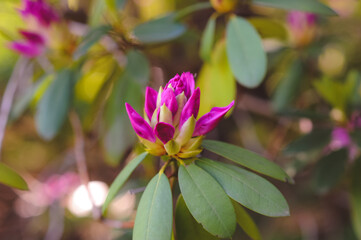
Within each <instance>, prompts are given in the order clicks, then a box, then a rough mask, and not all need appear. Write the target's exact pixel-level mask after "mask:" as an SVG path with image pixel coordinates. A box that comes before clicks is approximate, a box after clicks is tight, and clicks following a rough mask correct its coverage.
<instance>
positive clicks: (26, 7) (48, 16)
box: [9, 0, 59, 58]
mask: <svg viewBox="0 0 361 240" xmlns="http://www.w3.org/2000/svg"><path fill="white" fill-rule="evenodd" d="M19 11H20V13H21V15H22V16H23V17H24V18H25V20H26V22H27V23H28V26H29V27H30V29H31V31H29V30H19V33H20V34H21V35H22V37H23V38H24V39H23V40H20V41H14V42H12V43H10V44H9V48H11V49H13V50H14V51H17V52H18V53H20V54H22V55H24V56H25V57H29V58H33V57H37V56H39V55H41V54H43V53H44V51H45V49H46V45H47V35H48V29H49V26H50V24H51V23H53V22H54V21H58V19H59V18H58V15H57V14H56V13H55V11H54V10H53V9H52V8H51V6H50V5H48V4H46V3H45V2H44V1H43V0H36V1H32V0H24V1H23V9H21V10H19Z"/></svg>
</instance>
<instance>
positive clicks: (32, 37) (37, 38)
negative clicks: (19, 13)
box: [19, 30, 45, 45]
mask: <svg viewBox="0 0 361 240" xmlns="http://www.w3.org/2000/svg"><path fill="white" fill-rule="evenodd" d="M19 33H20V34H21V35H22V36H23V37H24V38H25V39H26V40H28V41H29V42H31V43H34V44H39V45H44V44H45V39H44V37H43V36H42V35H40V34H38V33H35V32H30V31H26V30H19Z"/></svg>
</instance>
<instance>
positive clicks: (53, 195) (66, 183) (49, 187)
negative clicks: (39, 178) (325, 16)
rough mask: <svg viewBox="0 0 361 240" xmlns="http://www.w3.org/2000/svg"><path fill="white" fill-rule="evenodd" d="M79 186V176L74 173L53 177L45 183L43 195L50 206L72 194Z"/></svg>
mask: <svg viewBox="0 0 361 240" xmlns="http://www.w3.org/2000/svg"><path fill="white" fill-rule="evenodd" d="M79 185H80V179H79V176H78V175H77V174H75V173H73V172H67V173H64V174H62V175H53V176H51V177H50V178H48V179H47V180H46V181H45V182H44V183H43V188H42V194H44V197H45V198H46V199H47V201H48V203H49V204H50V203H52V202H54V201H55V200H59V199H62V198H63V197H65V196H66V195H67V194H70V193H71V191H72V190H74V189H75V188H76V187H77V186H79Z"/></svg>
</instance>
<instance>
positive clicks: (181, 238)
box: [175, 195, 218, 240]
mask: <svg viewBox="0 0 361 240" xmlns="http://www.w3.org/2000/svg"><path fill="white" fill-rule="evenodd" d="M175 226H176V233H177V240H190V239H197V240H217V239H218V238H217V237H215V236H213V235H211V234H210V233H208V232H207V231H206V230H204V228H203V227H202V225H201V224H199V223H197V221H196V220H195V219H194V218H193V217H192V214H191V213H190V212H189V210H188V208H187V205H186V203H185V202H184V199H183V197H182V195H180V196H179V198H178V201H177V205H176V210H175Z"/></svg>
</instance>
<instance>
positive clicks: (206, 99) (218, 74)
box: [197, 41, 236, 116]
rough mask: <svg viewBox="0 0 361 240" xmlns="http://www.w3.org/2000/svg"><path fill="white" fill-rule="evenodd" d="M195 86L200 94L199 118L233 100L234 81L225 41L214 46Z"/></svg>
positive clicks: (234, 93)
mask: <svg viewBox="0 0 361 240" xmlns="http://www.w3.org/2000/svg"><path fill="white" fill-rule="evenodd" d="M197 86H198V87H199V88H200V89H201V92H202V97H201V102H200V109H199V114H198V115H199V116H203V115H204V114H206V113H208V112H209V111H210V110H211V109H212V108H213V107H224V106H227V105H228V104H229V103H230V102H232V100H235V98H236V81H235V80H234V78H233V74H232V71H231V68H230V66H229V63H228V60H227V54H226V45H225V41H220V42H218V43H217V44H216V46H215V48H214V50H213V52H212V57H211V61H210V62H208V63H206V64H204V65H203V67H202V69H201V71H200V73H199V77H198V79H197Z"/></svg>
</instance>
